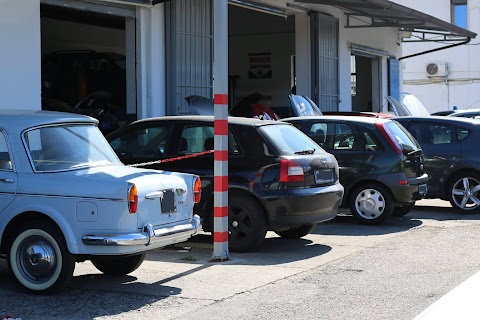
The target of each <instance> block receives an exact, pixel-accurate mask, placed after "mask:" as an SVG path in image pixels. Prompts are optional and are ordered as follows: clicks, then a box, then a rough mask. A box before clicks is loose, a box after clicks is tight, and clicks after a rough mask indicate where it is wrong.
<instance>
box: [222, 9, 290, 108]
mask: <svg viewBox="0 0 480 320" xmlns="http://www.w3.org/2000/svg"><path fill="white" fill-rule="evenodd" d="M228 14H229V17H228V22H229V23H228V24H229V26H228V31H229V35H228V38H229V40H228V44H229V48H228V52H229V59H228V60H229V66H228V67H229V70H228V72H229V109H230V110H231V113H235V111H234V110H235V109H237V108H241V107H242V106H245V105H252V104H257V105H258V104H259V105H265V106H267V107H270V108H272V109H273V110H274V111H275V113H277V115H278V116H280V117H286V116H288V115H289V110H290V108H289V106H290V102H289V99H288V95H289V94H290V93H292V89H293V90H295V16H294V15H291V16H290V15H289V16H284V17H281V16H278V15H275V14H269V13H264V12H259V11H256V10H252V9H248V8H243V7H239V6H236V5H230V6H229V7H228ZM245 17H248V19H247V18H245ZM244 109H245V110H250V111H251V110H252V108H244ZM232 111H233V112H232ZM245 116H251V115H250V114H245Z"/></svg>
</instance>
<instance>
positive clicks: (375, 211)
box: [349, 184, 393, 224]
mask: <svg viewBox="0 0 480 320" xmlns="http://www.w3.org/2000/svg"><path fill="white" fill-rule="evenodd" d="M349 206H350V211H351V212H352V214H353V217H354V218H355V219H357V220H358V221H360V222H361V223H364V224H379V223H382V222H383V221H385V220H386V219H387V218H388V217H390V216H391V215H392V212H393V198H392V196H391V195H390V192H389V191H388V190H387V189H386V188H384V187H383V186H381V185H377V184H365V185H361V186H358V187H356V188H355V189H354V190H353V192H352V193H351V195H350V198H349Z"/></svg>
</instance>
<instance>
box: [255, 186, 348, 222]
mask: <svg viewBox="0 0 480 320" xmlns="http://www.w3.org/2000/svg"><path fill="white" fill-rule="evenodd" d="M343 192H344V190H343V186H342V185H341V184H339V183H337V184H335V185H333V186H327V187H318V188H302V189H290V190H276V191H266V192H262V194H261V195H260V196H261V198H263V200H264V201H263V202H264V204H265V208H266V210H267V214H268V219H269V222H270V229H271V230H278V229H282V228H290V227H296V226H301V225H304V224H313V223H320V222H324V221H327V220H331V219H333V218H335V217H336V215H337V212H338V207H339V206H340V204H341V203H342V198H343Z"/></svg>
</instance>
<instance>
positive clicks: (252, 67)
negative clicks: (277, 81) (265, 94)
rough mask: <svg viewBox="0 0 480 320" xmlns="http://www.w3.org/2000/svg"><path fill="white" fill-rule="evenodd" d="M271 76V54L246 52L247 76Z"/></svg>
mask: <svg viewBox="0 0 480 320" xmlns="http://www.w3.org/2000/svg"><path fill="white" fill-rule="evenodd" d="M271 77H272V54H271V53H270V52H266V53H265V52H264V53H249V54H248V78H249V79H268V78H271Z"/></svg>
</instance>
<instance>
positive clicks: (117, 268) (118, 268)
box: [92, 253, 146, 276]
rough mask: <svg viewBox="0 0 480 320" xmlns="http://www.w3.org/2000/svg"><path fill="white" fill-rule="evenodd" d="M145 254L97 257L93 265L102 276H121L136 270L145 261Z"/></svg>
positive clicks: (93, 259) (93, 260) (94, 258)
mask: <svg viewBox="0 0 480 320" xmlns="http://www.w3.org/2000/svg"><path fill="white" fill-rule="evenodd" d="M145 255H146V254H145V253H142V254H136V255H132V256H98V257H93V258H92V263H93V265H94V266H95V267H96V268H97V269H98V270H100V271H101V272H103V273H104V274H111V275H116V276H123V275H126V274H129V273H130V272H133V271H135V270H137V268H138V267H140V265H141V264H142V262H143V260H144V259H145Z"/></svg>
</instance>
